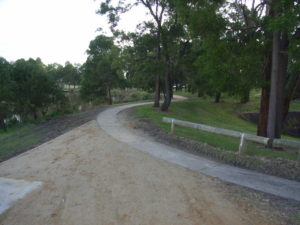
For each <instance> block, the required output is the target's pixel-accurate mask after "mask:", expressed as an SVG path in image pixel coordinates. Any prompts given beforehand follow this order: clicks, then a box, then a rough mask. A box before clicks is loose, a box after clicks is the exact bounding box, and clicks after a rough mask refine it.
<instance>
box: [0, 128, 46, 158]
mask: <svg viewBox="0 0 300 225" xmlns="http://www.w3.org/2000/svg"><path fill="white" fill-rule="evenodd" d="M34 128H36V125H35V124H32V123H30V124H29V123H28V124H22V125H16V126H14V127H12V128H9V129H8V131H7V132H4V131H2V130H1V131H0V159H2V158H6V157H9V156H11V155H14V154H15V153H17V152H18V150H20V149H24V148H26V147H27V146H30V145H33V144H35V143H38V142H39V141H40V140H41V136H39V135H37V134H36V133H31V132H30V131H31V130H32V129H34Z"/></svg>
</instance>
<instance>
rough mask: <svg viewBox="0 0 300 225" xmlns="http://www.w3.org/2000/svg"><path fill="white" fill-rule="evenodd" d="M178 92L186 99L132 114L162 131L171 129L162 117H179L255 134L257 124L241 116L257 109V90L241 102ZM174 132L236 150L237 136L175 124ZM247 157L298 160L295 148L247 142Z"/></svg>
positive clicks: (298, 104)
mask: <svg viewBox="0 0 300 225" xmlns="http://www.w3.org/2000/svg"><path fill="white" fill-rule="evenodd" d="M176 94H178V95H182V96H186V97H189V98H190V99H189V100H186V101H181V102H173V104H172V105H171V106H170V108H169V110H168V112H161V111H159V110H155V109H154V108H153V107H149V106H147V105H146V106H140V107H137V108H136V110H135V113H134V115H133V116H134V117H135V118H137V119H141V120H148V121H150V122H151V123H153V124H155V125H157V126H159V127H160V128H161V129H163V130H164V131H165V132H170V124H167V123H164V122H162V117H171V118H175V119H179V120H185V121H189V122H195V123H200V124H205V125H210V126H214V127H219V128H225V129H230V130H235V131H240V132H245V133H249V134H254V135H256V126H257V125H256V124H254V123H252V122H249V121H247V120H245V119H243V118H242V117H241V115H242V114H244V113H249V112H251V113H253V112H258V110H259V99H260V96H259V94H258V92H257V91H253V92H252V93H251V101H250V102H248V103H247V104H241V103H240V102H239V99H237V98H234V97H224V98H223V100H222V102H221V103H218V104H216V103H214V99H213V98H211V97H201V98H198V97H196V95H195V94H191V93H188V92H176ZM299 107H300V103H299V102H293V103H292V105H291V108H292V109H294V110H299ZM175 135H177V136H181V137H185V138H188V139H192V140H195V141H199V142H202V143H207V144H208V145H210V146H214V147H218V148H220V149H223V150H225V151H232V152H235V153H236V152H238V149H239V141H240V140H239V139H236V138H232V137H226V136H222V135H216V134H210V133H207V132H203V131H199V130H195V129H191V128H186V127H181V126H175ZM283 138H286V139H291V140H298V141H300V138H297V137H291V136H287V135H284V136H283ZM245 154H246V155H249V156H265V157H279V158H286V159H291V160H297V159H298V149H277V150H274V149H268V148H266V147H265V146H263V145H259V144H255V143H248V144H247V149H246V151H245Z"/></svg>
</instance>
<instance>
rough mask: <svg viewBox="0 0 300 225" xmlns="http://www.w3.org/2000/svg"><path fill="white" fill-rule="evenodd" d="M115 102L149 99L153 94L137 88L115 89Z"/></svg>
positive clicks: (113, 95) (113, 93)
mask: <svg viewBox="0 0 300 225" xmlns="http://www.w3.org/2000/svg"><path fill="white" fill-rule="evenodd" d="M111 95H112V99H113V103H123V102H134V101H142V100H149V99H151V98H152V95H151V94H150V93H148V92H145V91H142V90H138V89H136V88H126V89H113V90H112V91H111Z"/></svg>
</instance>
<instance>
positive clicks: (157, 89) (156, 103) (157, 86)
mask: <svg viewBox="0 0 300 225" xmlns="http://www.w3.org/2000/svg"><path fill="white" fill-rule="evenodd" d="M159 100H160V76H159V74H157V75H156V78H155V93H154V105H153V107H156V108H158V107H159Z"/></svg>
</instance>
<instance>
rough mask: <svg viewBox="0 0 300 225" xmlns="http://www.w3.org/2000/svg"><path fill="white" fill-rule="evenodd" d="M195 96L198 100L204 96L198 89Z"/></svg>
mask: <svg viewBox="0 0 300 225" xmlns="http://www.w3.org/2000/svg"><path fill="white" fill-rule="evenodd" d="M197 95H198V98H201V97H203V96H204V93H203V91H202V90H200V89H198V91H197Z"/></svg>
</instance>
